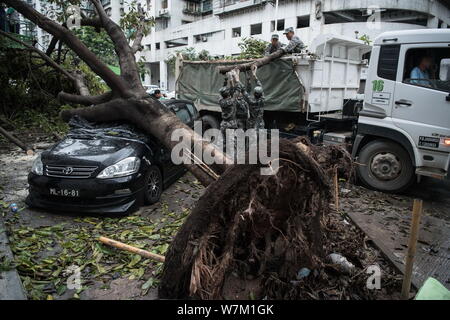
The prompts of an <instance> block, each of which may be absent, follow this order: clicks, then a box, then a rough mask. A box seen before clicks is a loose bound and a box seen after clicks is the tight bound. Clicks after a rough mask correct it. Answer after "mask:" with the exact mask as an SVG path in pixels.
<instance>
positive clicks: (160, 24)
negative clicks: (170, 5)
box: [155, 19, 169, 31]
mask: <svg viewBox="0 0 450 320" xmlns="http://www.w3.org/2000/svg"><path fill="white" fill-rule="evenodd" d="M168 27H169V20H167V19H164V20H159V21H156V26H155V30H156V31H161V30H164V29H167V28H168Z"/></svg>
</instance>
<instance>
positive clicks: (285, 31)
mask: <svg viewBox="0 0 450 320" xmlns="http://www.w3.org/2000/svg"><path fill="white" fill-rule="evenodd" d="M289 32H294V28H292V27H290V28H287V29H286V30H284V33H283V34H288V33H289Z"/></svg>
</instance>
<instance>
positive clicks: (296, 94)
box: [177, 59, 304, 112]
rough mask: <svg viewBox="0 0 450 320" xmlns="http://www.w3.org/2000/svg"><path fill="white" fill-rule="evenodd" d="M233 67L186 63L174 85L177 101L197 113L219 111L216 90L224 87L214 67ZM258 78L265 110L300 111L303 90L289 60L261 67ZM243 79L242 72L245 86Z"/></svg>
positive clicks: (217, 92)
mask: <svg viewBox="0 0 450 320" xmlns="http://www.w3.org/2000/svg"><path fill="white" fill-rule="evenodd" d="M236 63H237V62H236V61H233V62H220V63H214V62H207V61H206V62H194V63H193V62H186V61H185V62H184V63H183V67H182V69H181V73H180V76H179V78H178V82H177V86H178V88H177V90H178V91H177V94H178V95H179V97H180V99H186V100H191V101H194V103H195V104H196V106H197V107H199V108H200V109H203V108H205V109H214V108H218V101H219V89H220V88H221V87H222V86H223V84H224V75H222V74H220V73H219V72H218V71H217V70H216V67H218V66H222V65H230V64H236ZM242 63H243V62H242ZM257 76H258V79H259V80H260V81H261V83H262V86H263V89H264V95H265V98H266V101H265V107H264V109H265V110H269V111H288V112H300V111H301V110H300V105H301V100H302V97H303V92H304V90H303V86H302V85H301V83H300V80H299V79H298V77H297V75H296V73H295V67H294V66H293V63H292V61H291V60H283V59H279V60H275V61H272V62H271V63H269V64H267V65H264V66H262V67H260V68H259V69H258V71H257ZM245 79H246V76H245V73H244V72H241V82H242V83H243V84H244V85H246V81H245ZM253 83H254V82H253ZM253 86H254V85H253Z"/></svg>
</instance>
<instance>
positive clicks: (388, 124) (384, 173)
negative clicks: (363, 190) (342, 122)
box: [352, 29, 450, 192]
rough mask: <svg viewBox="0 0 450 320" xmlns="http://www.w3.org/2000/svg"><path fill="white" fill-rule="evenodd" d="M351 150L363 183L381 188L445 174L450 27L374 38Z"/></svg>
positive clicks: (449, 155)
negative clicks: (362, 100)
mask: <svg viewBox="0 0 450 320" xmlns="http://www.w3.org/2000/svg"><path fill="white" fill-rule="evenodd" d="M352 151H353V155H354V157H355V158H356V159H357V162H358V166H357V171H358V175H359V177H360V180H361V181H362V183H363V184H365V185H366V186H368V187H371V188H374V189H378V190H381V191H388V192H399V191H402V190H405V189H406V188H408V187H409V186H410V185H411V184H412V183H413V182H414V181H415V180H416V178H417V177H419V178H420V177H421V176H429V177H433V178H438V179H444V178H448V177H449V166H450V30H437V29H424V30H408V31H396V32H387V33H384V34H382V35H380V36H379V37H378V38H377V39H376V40H375V42H374V46H373V50H372V53H371V59H370V65H369V70H368V74H367V82H366V87H365V96H364V103H363V109H362V110H361V111H360V113H359V118H358V125H357V134H356V137H355V140H354V143H353V147H352Z"/></svg>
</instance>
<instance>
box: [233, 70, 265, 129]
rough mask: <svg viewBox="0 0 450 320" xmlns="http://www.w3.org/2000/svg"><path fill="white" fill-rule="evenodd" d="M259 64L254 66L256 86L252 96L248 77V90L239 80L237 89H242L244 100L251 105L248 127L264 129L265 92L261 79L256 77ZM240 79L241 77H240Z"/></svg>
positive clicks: (253, 72)
mask: <svg viewBox="0 0 450 320" xmlns="http://www.w3.org/2000/svg"><path fill="white" fill-rule="evenodd" d="M257 68H258V67H257V66H256V65H253V66H252V74H253V78H254V79H255V80H256V86H255V89H254V90H253V96H254V97H252V96H251V95H250V94H249V92H250V91H251V85H250V79H247V83H248V86H247V90H245V88H244V86H243V85H242V83H241V82H239V80H238V81H237V86H236V89H237V90H238V91H240V92H241V93H242V95H243V97H244V100H245V101H246V102H247V103H248V105H249V113H250V118H249V119H248V121H247V129H256V130H258V129H264V92H263V88H262V84H261V82H260V81H259V79H258V78H257V77H256V70H257ZM238 79H239V78H238Z"/></svg>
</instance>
